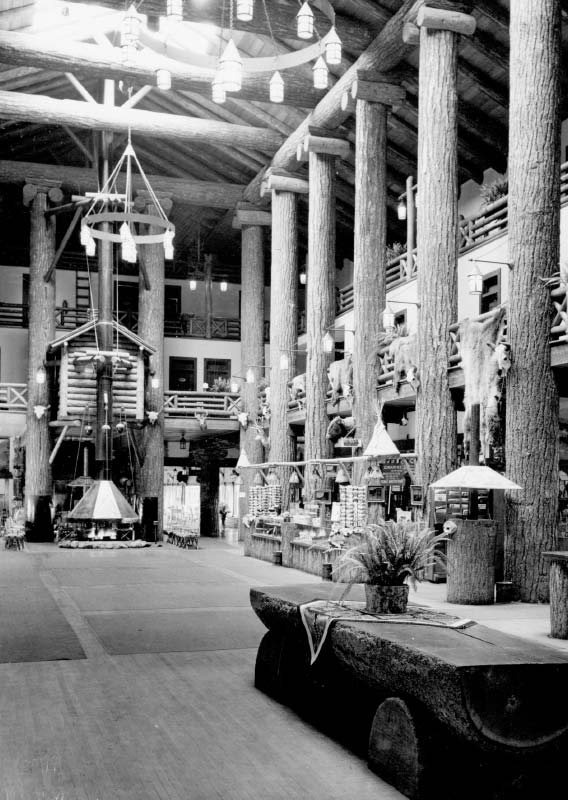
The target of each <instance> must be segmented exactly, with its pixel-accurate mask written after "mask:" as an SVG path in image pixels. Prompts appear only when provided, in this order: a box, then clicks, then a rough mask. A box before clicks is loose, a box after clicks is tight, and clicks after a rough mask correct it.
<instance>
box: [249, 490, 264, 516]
mask: <svg viewBox="0 0 568 800" xmlns="http://www.w3.org/2000/svg"><path fill="white" fill-rule="evenodd" d="M263 489H264V486H251V487H250V488H249V500H248V513H249V514H250V515H251V517H258V516H260V514H262V490H263Z"/></svg>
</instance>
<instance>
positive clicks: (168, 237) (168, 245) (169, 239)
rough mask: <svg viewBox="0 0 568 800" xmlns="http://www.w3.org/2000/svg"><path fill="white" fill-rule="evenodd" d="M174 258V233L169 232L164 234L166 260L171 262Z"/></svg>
mask: <svg viewBox="0 0 568 800" xmlns="http://www.w3.org/2000/svg"><path fill="white" fill-rule="evenodd" d="M173 257H174V232H173V231H172V230H169V229H168V230H167V231H165V232H164V258H165V259H166V260H167V261H171V260H172V259H173Z"/></svg>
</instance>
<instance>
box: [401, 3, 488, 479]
mask: <svg viewBox="0 0 568 800" xmlns="http://www.w3.org/2000/svg"><path fill="white" fill-rule="evenodd" d="M422 10H423V9H422V8H421V9H420V11H422ZM428 10H429V9H428ZM457 17H458V23H459V22H460V21H461V22H463V23H464V24H463V25H460V24H458V25H457V27H451V29H450V30H447V29H446V25H445V21H444V20H441V21H440V24H438V23H437V22H436V19H434V20H432V19H431V18H430V17H427V18H426V19H425V18H424V17H423V16H421V14H420V13H419V15H418V17H417V24H418V26H419V27H420V71H419V96H418V97H419V102H418V105H419V118H418V179H417V180H418V190H419V197H418V209H417V211H418V214H417V218H418V220H417V221H418V227H417V242H418V295H419V301H420V304H421V308H420V312H419V316H418V368H419V371H420V388H419V390H418V393H417V402H416V443H417V448H416V449H417V453H418V465H417V466H418V470H417V471H418V474H419V480H418V482H419V483H421V484H423V485H424V486H428V485H429V484H430V483H432V481H434V480H435V479H436V478H439V477H440V476H442V475H445V474H447V473H448V472H451V471H452V470H453V469H454V468H455V466H456V457H457V453H456V449H457V440H456V437H457V432H456V411H455V408H454V403H453V401H452V397H451V394H450V386H449V379H448V365H449V357H450V336H449V333H448V329H449V326H450V324H451V323H452V322H455V320H456V318H457V258H458V205H457V202H458V196H457V190H458V179H457V141H458V139H457V85H456V82H457V46H458V41H457V32H460V33H461V32H463V30H464V29H467V30H469V28H470V27H471V23H470V22H469V17H468V18H467V19H466V20H462V19H461V18H462V17H467V15H465V14H458V15H457ZM454 21H455V20H454ZM466 22H467V24H465V23H466ZM450 26H451V23H450ZM468 26H469V27H468ZM474 27H475V25H474Z"/></svg>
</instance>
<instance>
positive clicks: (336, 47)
mask: <svg viewBox="0 0 568 800" xmlns="http://www.w3.org/2000/svg"><path fill="white" fill-rule="evenodd" d="M325 60H326V61H327V63H328V64H341V39H340V38H339V36H338V35H337V31H336V30H335V25H334V26H333V27H332V29H331V30H330V32H329V33H328V34H327V36H326V37H325Z"/></svg>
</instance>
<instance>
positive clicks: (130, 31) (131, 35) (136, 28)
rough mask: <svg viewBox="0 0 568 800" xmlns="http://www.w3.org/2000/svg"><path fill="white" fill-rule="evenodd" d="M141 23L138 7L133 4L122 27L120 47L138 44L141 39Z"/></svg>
mask: <svg viewBox="0 0 568 800" xmlns="http://www.w3.org/2000/svg"><path fill="white" fill-rule="evenodd" d="M140 23H141V19H140V16H139V15H138V12H137V11H136V6H135V5H134V3H132V4H131V5H130V6H129V8H128V11H127V12H126V14H125V15H124V17H123V18H122V23H121V25H120V46H121V47H125V46H126V45H128V44H137V43H138V41H139V39H140Z"/></svg>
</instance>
